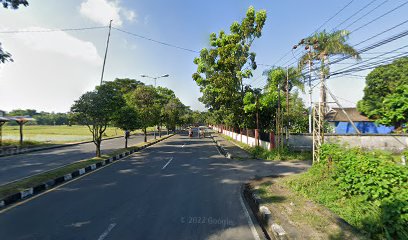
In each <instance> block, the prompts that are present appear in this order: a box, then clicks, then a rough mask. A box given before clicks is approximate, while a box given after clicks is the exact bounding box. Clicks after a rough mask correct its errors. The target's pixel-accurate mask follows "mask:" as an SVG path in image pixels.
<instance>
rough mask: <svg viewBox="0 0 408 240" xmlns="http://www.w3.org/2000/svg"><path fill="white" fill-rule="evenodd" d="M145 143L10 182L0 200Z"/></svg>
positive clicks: (1, 191) (3, 190)
mask: <svg viewBox="0 0 408 240" xmlns="http://www.w3.org/2000/svg"><path fill="white" fill-rule="evenodd" d="M165 137H166V136H165ZM165 137H162V138H160V139H159V138H158V139H156V140H150V141H148V142H147V143H154V142H157V141H159V140H161V139H163V138H165ZM147 143H144V142H143V143H139V144H137V145H133V146H131V147H128V148H127V149H126V148H120V149H117V150H115V151H112V152H110V153H109V154H106V155H103V156H101V157H100V158H97V157H95V158H90V159H84V160H80V161H77V162H74V163H72V164H69V165H66V166H63V167H60V168H58V169H55V170H51V171H48V172H44V173H41V174H38V175H35V176H31V177H28V178H25V179H22V180H20V181H16V182H12V183H9V184H6V185H3V186H0V199H3V198H5V197H7V196H10V195H12V194H14V193H17V192H20V191H23V190H25V189H27V188H31V187H35V186H37V185H39V184H42V183H44V182H47V181H49V180H51V179H54V178H57V177H61V176H64V175H66V174H69V173H72V172H74V171H76V170H78V169H81V168H84V167H87V166H89V165H92V164H96V163H98V162H102V161H104V160H106V159H108V158H110V157H113V156H116V155H118V154H121V153H124V152H126V151H129V150H133V149H138V148H139V147H141V146H143V145H146V144H147Z"/></svg>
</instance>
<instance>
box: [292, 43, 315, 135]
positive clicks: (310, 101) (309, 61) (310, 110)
mask: <svg viewBox="0 0 408 240" xmlns="http://www.w3.org/2000/svg"><path fill="white" fill-rule="evenodd" d="M314 44H317V41H315V42H314ZM300 45H306V46H305V50H307V51H308V56H309V57H308V67H309V84H308V85H309V133H312V125H313V123H312V115H313V102H312V97H313V96H312V93H313V90H312V64H313V62H312V47H313V45H312V42H310V41H307V40H305V39H302V40H301V41H300V42H299V43H298V44H296V45H295V46H293V48H292V49H296V48H297V47H299V46H300Z"/></svg>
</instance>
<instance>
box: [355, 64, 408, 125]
mask: <svg viewBox="0 0 408 240" xmlns="http://www.w3.org/2000/svg"><path fill="white" fill-rule="evenodd" d="M406 86H408V57H403V58H400V59H397V60H395V61H394V62H393V63H391V64H388V65H384V66H380V67H377V68H375V69H374V70H373V71H372V72H370V73H369V74H368V75H367V77H366V86H365V88H364V96H363V99H362V100H361V101H359V102H358V104H357V107H358V110H359V111H360V112H361V113H363V114H364V115H366V116H367V117H369V118H371V119H373V120H377V122H378V123H382V124H385V125H388V126H394V127H396V128H397V129H398V128H400V127H401V125H402V124H403V123H407V119H408V116H406V113H405V116H404V111H406V110H404V109H405V108H406V107H405V106H404V104H403V103H404V102H405V101H406V99H405V98H406Z"/></svg>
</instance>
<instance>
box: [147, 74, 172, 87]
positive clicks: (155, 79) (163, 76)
mask: <svg viewBox="0 0 408 240" xmlns="http://www.w3.org/2000/svg"><path fill="white" fill-rule="evenodd" d="M140 76H141V77H144V78H151V79H154V87H156V81H157V79H159V78H165V77H169V74H164V75H162V76H160V77H150V76H148V75H145V74H142V75H140Z"/></svg>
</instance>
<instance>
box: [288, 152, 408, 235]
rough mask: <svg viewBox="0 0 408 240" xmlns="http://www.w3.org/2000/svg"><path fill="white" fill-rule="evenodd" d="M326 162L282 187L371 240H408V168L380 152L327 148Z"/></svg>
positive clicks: (292, 178)
mask: <svg viewBox="0 0 408 240" xmlns="http://www.w3.org/2000/svg"><path fill="white" fill-rule="evenodd" d="M321 159H322V160H321V162H320V163H317V164H315V165H313V167H311V168H310V169H309V170H308V171H307V172H306V173H303V174H299V175H293V176H290V177H287V178H286V180H285V181H284V183H283V184H285V185H286V186H287V187H289V188H291V189H292V190H294V191H296V192H297V193H298V194H300V195H302V196H305V197H307V198H309V199H312V200H313V201H315V202H317V203H319V204H322V205H324V206H326V207H328V208H329V209H330V210H332V211H333V212H334V213H336V214H337V215H339V216H340V217H342V218H343V219H344V220H346V221H347V222H348V223H349V224H351V225H352V226H354V227H355V228H357V229H359V230H360V231H361V232H363V233H364V234H365V235H366V236H367V238H369V239H408V230H407V228H406V227H407V226H408V202H407V199H408V168H407V167H404V166H400V165H398V164H395V163H394V162H393V161H392V160H391V159H388V160H387V156H383V155H379V153H378V152H364V151H362V150H361V149H357V148H356V149H345V148H343V147H341V146H338V145H329V144H327V145H323V147H322V157H321Z"/></svg>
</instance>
